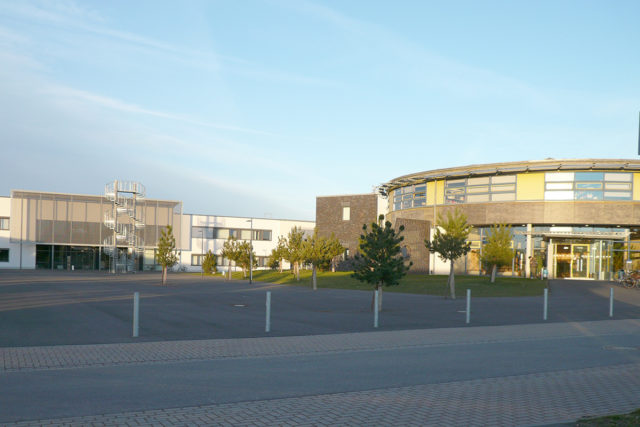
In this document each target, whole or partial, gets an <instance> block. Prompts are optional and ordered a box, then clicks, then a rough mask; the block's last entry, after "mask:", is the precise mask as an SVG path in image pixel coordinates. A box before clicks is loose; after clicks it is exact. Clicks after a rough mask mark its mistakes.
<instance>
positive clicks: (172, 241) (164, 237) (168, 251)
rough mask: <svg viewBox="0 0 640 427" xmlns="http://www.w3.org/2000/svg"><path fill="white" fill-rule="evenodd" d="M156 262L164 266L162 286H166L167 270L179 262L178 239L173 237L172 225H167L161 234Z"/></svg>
mask: <svg viewBox="0 0 640 427" xmlns="http://www.w3.org/2000/svg"><path fill="white" fill-rule="evenodd" d="M156 260H157V261H158V264H160V265H161V266H162V284H163V285H164V284H166V283H167V269H168V268H170V267H173V266H174V265H175V264H176V263H177V262H178V255H177V254H176V238H175V237H173V228H172V227H171V226H170V225H167V227H166V228H164V229H163V230H162V231H161V233H160V239H159V240H158V252H157V255H156Z"/></svg>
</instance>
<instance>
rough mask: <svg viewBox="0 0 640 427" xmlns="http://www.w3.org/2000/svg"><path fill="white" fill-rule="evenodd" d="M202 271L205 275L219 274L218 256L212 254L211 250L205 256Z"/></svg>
mask: <svg viewBox="0 0 640 427" xmlns="http://www.w3.org/2000/svg"><path fill="white" fill-rule="evenodd" d="M202 270H203V271H204V272H205V274H215V273H217V272H218V266H217V264H216V256H215V255H214V254H213V252H211V250H209V252H207V254H206V255H205V256H204V261H202Z"/></svg>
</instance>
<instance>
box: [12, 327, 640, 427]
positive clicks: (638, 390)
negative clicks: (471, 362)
mask: <svg viewBox="0 0 640 427" xmlns="http://www.w3.org/2000/svg"><path fill="white" fill-rule="evenodd" d="M639 326H640V321H639V320H612V321H601V322H579V323H554V324H530V325H515V326H497V327H473V328H451V329H431V330H411V331H393V332H370V333H355V334H339V335H321V336H304V337H275V338H250V339H234V340H205V341H180V342H175V341H170V342H152V343H133V344H107V345H81V346H54V347H25V348H3V349H0V357H1V360H2V364H1V366H2V367H3V370H2V371H0V376H1V375H3V374H4V375H8V374H9V373H10V372H11V371H17V370H40V369H63V368H64V369H67V368H81V367H88V366H112V365H122V364H133V363H162V362H169V361H189V360H206V359H216V358H224V357H264V356H276V355H277V356H291V357H295V356H296V355H305V354H316V353H326V352H348V351H366V350H374V349H392V348H409V347H428V346H444V345H462V344H475V343H499V342H514V341H525V340H544V339H550V338H552V339H564V338H569V337H584V336H607V335H617V334H633V333H637V331H638V327H639ZM478 369H481V367H478ZM639 396H640V363H625V364H619V365H612V366H606V367H595V368H584V369H572V370H562V371H554V372H543V373H535V374H528V375H515V376H503V377H496V378H487V379H475V380H465V381H455V382H448V383H435V384H424V385H416V386H408V387H397V388H384V389H376V390H367V391H358V392H343V393H332V394H320V395H312V396H304V397H290V398H281V399H273V400H259V401H245V402H239V403H224V404H214V405H205V406H193V407H183V408H168V409H158V410H148V411H137V412H135V411H134V412H125V413H117V414H102V415H91V416H79V417H70V418H58V419H46V420H31V421H23V422H17V423H9V424H0V426H45V425H46V426H51V425H54V426H74V425H78V426H85V425H105V426H144V425H154V426H156V425H160V426H189V425H197V426H199V425H214V426H218V425H219V426H225V425H234V426H242V425H247V426H249V425H251V426H266V425H282V426H287V425H313V426H323V425H415V426H418V425H419V426H425V425H434V426H435V425H438V426H448V425H452V426H453V425H465V426H473V425H478V426H480V425H482V426H486V425H496V426H513V425H545V424H551V423H561V422H570V421H574V420H576V419H577V418H579V417H582V416H587V415H602V414H608V413H620V412H628V411H631V410H633V409H636V408H638V407H640V397H639Z"/></svg>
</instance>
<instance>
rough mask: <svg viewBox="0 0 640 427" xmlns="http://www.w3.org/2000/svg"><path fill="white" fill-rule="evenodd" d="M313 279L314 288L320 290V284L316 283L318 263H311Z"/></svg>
mask: <svg viewBox="0 0 640 427" xmlns="http://www.w3.org/2000/svg"><path fill="white" fill-rule="evenodd" d="M311 281H312V282H313V290H314V291H317V290H318V285H317V284H316V265H315V264H311Z"/></svg>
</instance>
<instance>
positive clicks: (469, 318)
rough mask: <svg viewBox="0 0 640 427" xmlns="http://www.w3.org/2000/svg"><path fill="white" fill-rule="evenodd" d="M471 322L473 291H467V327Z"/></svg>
mask: <svg viewBox="0 0 640 427" xmlns="http://www.w3.org/2000/svg"><path fill="white" fill-rule="evenodd" d="M470 322H471V289H467V325H468V324H469V323H470Z"/></svg>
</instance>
